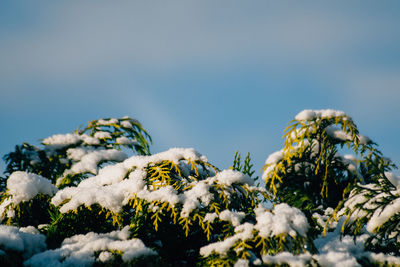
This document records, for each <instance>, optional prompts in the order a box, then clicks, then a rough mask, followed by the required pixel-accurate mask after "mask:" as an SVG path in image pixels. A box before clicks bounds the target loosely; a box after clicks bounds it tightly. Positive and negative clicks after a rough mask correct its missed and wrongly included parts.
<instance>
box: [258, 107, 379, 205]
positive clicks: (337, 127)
mask: <svg viewBox="0 0 400 267" xmlns="http://www.w3.org/2000/svg"><path fill="white" fill-rule="evenodd" d="M283 138H284V139H285V142H284V147H283V149H282V151H281V157H280V158H279V160H277V161H272V162H267V163H266V164H265V166H264V175H263V178H264V180H265V182H266V186H267V188H269V190H270V191H271V192H273V193H274V195H275V196H277V197H278V199H279V201H285V202H288V203H290V204H292V205H295V206H296V207H302V208H307V207H305V206H301V205H300V204H299V203H298V204H296V203H294V202H295V201H294V200H290V198H291V196H289V195H288V194H289V192H291V193H290V194H291V195H292V196H293V193H294V194H297V199H301V198H303V203H305V202H307V203H310V204H309V206H308V208H311V206H313V208H315V207H316V206H318V205H321V204H322V205H323V206H324V207H325V208H326V207H333V208H335V207H336V205H337V204H338V202H339V201H340V200H341V198H342V197H343V194H345V193H346V192H348V190H349V188H351V187H352V186H353V185H354V184H355V183H356V181H357V180H358V179H359V176H358V174H357V173H356V170H355V168H354V169H350V168H348V166H349V163H348V162H346V160H344V159H343V157H342V156H341V155H340V154H339V153H338V152H339V149H341V148H343V147H346V149H348V150H350V151H353V153H354V154H355V156H360V157H361V156H363V155H364V154H365V153H366V152H368V155H373V154H378V153H380V152H379V151H378V150H376V149H375V148H374V143H373V142H372V141H370V140H369V139H368V138H367V137H365V136H362V135H360V134H359V132H358V129H357V127H356V125H355V124H354V122H353V120H352V119H351V118H350V117H349V116H347V115H345V114H344V113H343V114H334V113H333V114H331V115H327V116H313V117H311V118H308V119H295V120H292V121H291V122H290V123H289V126H288V127H287V128H286V129H285V133H284V136H283ZM358 163H359V162H354V165H357V164H358ZM348 187H349V188H348ZM346 188H347V189H346ZM311 203H314V204H315V205H312V204H311ZM311 209H312V208H311Z"/></svg>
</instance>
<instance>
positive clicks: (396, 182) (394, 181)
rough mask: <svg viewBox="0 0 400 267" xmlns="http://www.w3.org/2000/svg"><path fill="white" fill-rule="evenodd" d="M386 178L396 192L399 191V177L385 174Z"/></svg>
mask: <svg viewBox="0 0 400 267" xmlns="http://www.w3.org/2000/svg"><path fill="white" fill-rule="evenodd" d="M385 176H386V178H388V180H389V181H390V182H391V183H392V185H394V186H395V187H396V188H397V190H399V191H400V176H397V175H396V174H394V173H393V172H385Z"/></svg>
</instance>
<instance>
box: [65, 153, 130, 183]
mask: <svg viewBox="0 0 400 267" xmlns="http://www.w3.org/2000/svg"><path fill="white" fill-rule="evenodd" d="M69 155H70V156H71V157H72V158H73V159H74V160H79V161H78V162H76V163H74V164H72V166H71V168H70V169H67V170H65V172H64V176H66V175H68V174H77V173H93V174H97V169H98V165H99V163H101V162H104V161H123V160H125V159H126V158H127V157H128V156H127V155H126V154H125V153H124V152H122V151H119V150H117V149H107V150H106V149H97V150H94V151H93V150H90V149H86V150H85V149H79V148H78V149H73V150H72V151H70V154H69Z"/></svg>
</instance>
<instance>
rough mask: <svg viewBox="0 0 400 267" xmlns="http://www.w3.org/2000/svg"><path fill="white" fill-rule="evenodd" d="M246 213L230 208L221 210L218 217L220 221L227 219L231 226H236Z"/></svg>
mask: <svg viewBox="0 0 400 267" xmlns="http://www.w3.org/2000/svg"><path fill="white" fill-rule="evenodd" d="M245 216H246V214H245V213H244V212H236V211H230V210H223V211H222V212H221V213H220V214H219V219H220V220H221V221H228V222H230V223H231V224H232V225H233V226H235V227H236V226H238V225H240V222H241V221H242V220H243V219H244V217H245Z"/></svg>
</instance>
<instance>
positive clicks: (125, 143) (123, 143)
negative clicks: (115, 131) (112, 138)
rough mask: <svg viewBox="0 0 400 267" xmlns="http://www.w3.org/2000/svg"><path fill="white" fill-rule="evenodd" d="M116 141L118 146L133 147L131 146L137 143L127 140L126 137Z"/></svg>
mask: <svg viewBox="0 0 400 267" xmlns="http://www.w3.org/2000/svg"><path fill="white" fill-rule="evenodd" d="M116 141H117V143H118V144H121V145H133V144H135V143H137V142H136V141H135V140H132V139H129V138H128V137H126V136H122V137H118V138H117V140H116Z"/></svg>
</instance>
